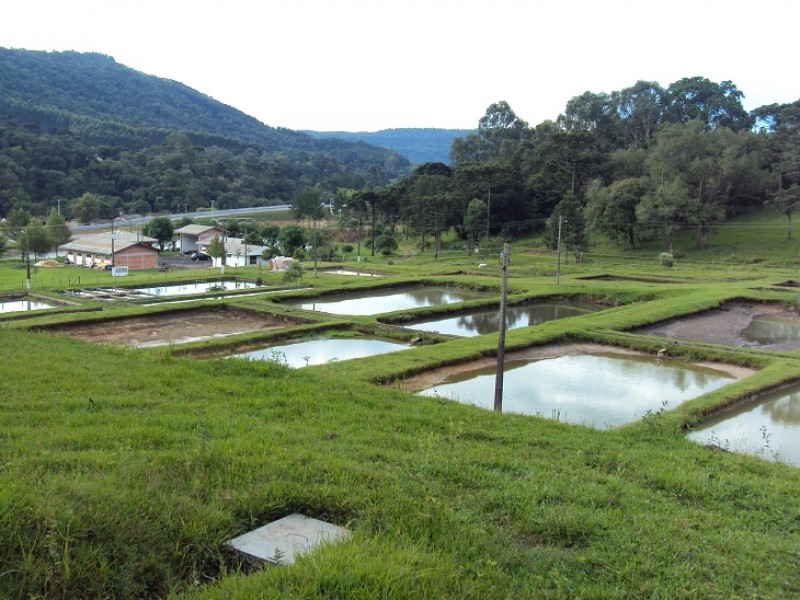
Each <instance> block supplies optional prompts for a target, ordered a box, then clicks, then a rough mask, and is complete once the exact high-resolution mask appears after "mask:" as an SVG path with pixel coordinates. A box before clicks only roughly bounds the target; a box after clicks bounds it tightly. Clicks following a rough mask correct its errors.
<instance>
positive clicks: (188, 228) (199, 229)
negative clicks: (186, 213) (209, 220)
mask: <svg viewBox="0 0 800 600" xmlns="http://www.w3.org/2000/svg"><path fill="white" fill-rule="evenodd" d="M212 229H216V230H217V231H220V232H221V231H222V230H221V229H220V228H219V227H214V226H213V225H184V226H183V227H179V228H178V229H176V230H175V233H185V234H186V235H200V234H201V233H205V232H206V231H211V230H212Z"/></svg>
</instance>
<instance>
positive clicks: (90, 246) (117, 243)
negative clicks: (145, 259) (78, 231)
mask: <svg viewBox="0 0 800 600" xmlns="http://www.w3.org/2000/svg"><path fill="white" fill-rule="evenodd" d="M111 236H112V233H111V232H110V231H107V232H103V233H95V234H92V235H85V236H81V237H79V238H76V239H74V240H72V241H71V242H67V243H66V244H62V245H61V246H59V247H58V249H59V250H72V251H74V252H90V253H92V254H111V239H112V238H111ZM113 236H114V252H121V251H122V250H125V249H126V248H130V247H131V246H142V247H145V248H151V249H153V250H155V248H152V246H151V244H153V243H155V242H157V241H158V240H156V239H155V238H151V237H147V236H146V235H139V234H136V233H132V232H130V231H116V232H114V234H113Z"/></svg>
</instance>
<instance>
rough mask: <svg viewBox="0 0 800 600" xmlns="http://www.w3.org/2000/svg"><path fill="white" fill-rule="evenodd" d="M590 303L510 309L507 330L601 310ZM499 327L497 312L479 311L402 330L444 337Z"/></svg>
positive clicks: (493, 331) (426, 321) (507, 316)
mask: <svg viewBox="0 0 800 600" xmlns="http://www.w3.org/2000/svg"><path fill="white" fill-rule="evenodd" d="M603 308H604V307H603V306H600V305H599V304H592V303H589V302H572V301H569V302H568V301H565V302H558V303H556V302H552V303H551V302H547V303H537V304H525V305H518V306H509V307H508V308H507V309H506V329H517V328H520V327H529V326H531V325H538V324H540V323H544V322H546V321H555V320H556V319H564V318H567V317H574V316H578V315H583V314H587V313H590V312H594V311H597V310H601V309H603ZM499 324H500V311H499V310H498V309H492V310H481V311H476V312H471V313H465V314H460V315H457V316H454V317H445V318H441V319H435V320H425V321H417V322H416V323H411V324H404V325H403V327H406V328H408V329H414V330H416V331H427V332H432V333H442V334H447V335H460V336H467V337H470V336H475V335H485V334H487V333H496V332H497V331H498V328H499Z"/></svg>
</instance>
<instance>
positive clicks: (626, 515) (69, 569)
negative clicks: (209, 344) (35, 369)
mask: <svg viewBox="0 0 800 600" xmlns="http://www.w3.org/2000/svg"><path fill="white" fill-rule="evenodd" d="M0 349H2V352H3V355H4V356H5V357H6V360H4V361H3V364H2V366H0V375H2V379H0V381H2V383H1V384H0V394H2V398H4V400H3V403H2V405H0V407H1V409H0V431H2V432H3V433H2V437H1V438H0V440H2V441H1V442H0V448H2V455H0V456H2V462H1V463H0V464H2V471H0V484H2V485H0V489H1V490H2V492H0V524H2V531H3V534H4V535H3V536H2V539H0V564H3V565H4V570H3V572H2V575H0V593H2V594H3V595H7V596H19V595H22V596H28V595H34V596H36V595H40V596H47V597H105V596H116V597H137V596H145V595H157V596H161V595H164V594H166V593H168V592H169V591H175V592H177V591H186V590H188V589H192V588H193V587H195V586H196V585H198V584H208V583H210V582H212V581H213V580H217V579H221V580H220V581H219V583H218V584H216V585H214V586H212V587H211V588H209V589H204V590H203V591H196V593H195V595H196V596H197V597H219V598H221V597H252V596H253V595H264V596H271V597H286V598H292V597H297V598H302V597H361V598H374V597H387V598H402V597H452V598H463V597H473V598H485V597H498V596H499V597H509V596H514V597H536V596H552V597H596V596H598V595H599V596H602V597H632V596H636V597H640V596H651V595H656V596H658V595H661V596H667V597H725V598H731V597H754V596H757V597H774V598H778V597H789V596H792V595H795V594H796V593H797V592H798V590H799V589H800V588H799V587H798V586H800V578H799V577H798V575H797V572H796V568H795V567H796V560H797V548H798V547H799V546H798V542H800V527H798V520H797V518H798V513H797V505H796V498H797V494H798V492H800V475H798V471H797V469H792V468H789V467H784V466H781V465H775V464H768V463H763V462H761V461H760V460H758V459H755V458H747V457H741V456H736V455H729V454H724V453H719V452H712V451H709V450H707V449H704V448H701V447H698V446H695V445H694V444H691V443H689V442H686V441H684V440H682V439H680V438H679V437H676V436H673V435H671V434H669V433H667V432H665V431H663V429H662V428H661V427H659V424H658V423H657V422H655V423H653V424H652V425H651V424H647V425H643V426H642V427H640V428H633V429H632V430H621V431H616V432H599V431H594V430H591V429H585V428H581V427H574V426H568V425H563V424H559V423H555V422H551V421H547V420H542V419H536V418H529V417H519V416H513V415H497V414H494V413H491V412H487V411H483V410H480V409H475V408H470V407H466V406H461V405H459V404H457V403H452V402H448V401H445V400H436V399H424V398H417V397H414V396H411V395H408V394H404V393H402V392H398V391H394V390H389V389H380V390H376V389H375V388H373V387H371V386H368V385H365V384H358V383H355V382H349V381H347V380H345V379H342V378H338V379H335V380H333V381H332V380H331V376H330V375H328V374H326V375H325V376H324V378H323V377H322V376H321V375H319V374H315V373H314V372H313V371H312V370H305V371H304V372H296V371H290V370H288V369H284V368H282V367H279V366H274V365H271V364H263V365H262V364H250V363H247V362H244V361H212V362H209V363H203V362H195V361H190V360H185V359H176V358H170V357H169V356H168V355H158V354H156V353H146V352H141V351H137V350H126V349H122V348H100V347H95V346H89V345H87V344H83V343H80V342H76V341H73V340H66V339H60V338H53V337H52V336H46V335H42V334H33V333H24V332H18V331H11V330H9V331H4V332H3V335H2V339H0ZM12 349H13V351H12ZM72 355H80V356H81V360H80V361H79V363H77V364H76V363H75V362H74V361H68V360H64V358H63V357H65V356H72ZM36 364H46V365H48V367H47V377H35V376H33V375H34V374H33V373H31V365H36ZM133 366H135V369H134V368H132V367H133ZM333 389H335V392H332V390H333ZM295 511H300V512H303V513H306V514H309V515H312V516H315V517H318V518H323V519H327V520H331V521H334V522H337V523H341V524H345V525H347V526H349V527H351V528H352V529H353V530H354V537H353V539H352V540H351V541H350V542H347V543H346V544H344V545H343V546H341V547H337V548H330V549H327V550H325V551H323V552H320V553H316V554H314V555H313V556H311V557H308V558H306V559H305V560H302V561H300V562H299V563H298V564H297V565H295V566H293V567H288V568H281V569H267V570H266V571H264V572H262V573H258V574H254V575H249V576H245V575H236V574H235V573H236V570H237V569H238V568H239V567H240V565H239V563H238V562H237V560H236V558H235V557H233V556H232V555H230V554H229V553H228V552H226V551H225V548H224V542H225V540H226V539H230V538H231V537H233V536H235V535H237V534H240V533H242V532H244V531H246V530H249V529H250V528H253V527H255V526H258V525H260V524H263V523H265V522H267V521H269V520H272V519H275V518H278V517H281V516H284V515H285V514H288V513H290V512H295Z"/></svg>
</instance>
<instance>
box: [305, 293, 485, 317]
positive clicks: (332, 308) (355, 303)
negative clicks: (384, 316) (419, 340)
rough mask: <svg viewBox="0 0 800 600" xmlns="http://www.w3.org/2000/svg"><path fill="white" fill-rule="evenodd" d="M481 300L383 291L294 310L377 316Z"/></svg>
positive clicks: (310, 303) (465, 295) (307, 304)
mask: <svg viewBox="0 0 800 600" xmlns="http://www.w3.org/2000/svg"><path fill="white" fill-rule="evenodd" d="M365 294H369V295H368V296H367V295H365ZM480 297H482V296H481V294H477V293H469V292H465V291H462V290H452V289H449V288H437V287H419V288H411V289H407V290H402V291H398V290H383V291H371V292H361V293H360V294H358V295H356V294H348V295H342V296H338V295H337V296H336V297H329V298H328V299H325V300H312V301H308V302H302V303H298V304H297V305H296V306H298V307H300V308H302V309H304V310H318V311H322V312H327V313H331V314H335V315H377V314H380V313H386V312H392V311H395V310H411V309H414V308H422V307H425V306H435V305H437V304H450V303H451V302H463V301H465V300H471V299H474V298H480Z"/></svg>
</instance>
